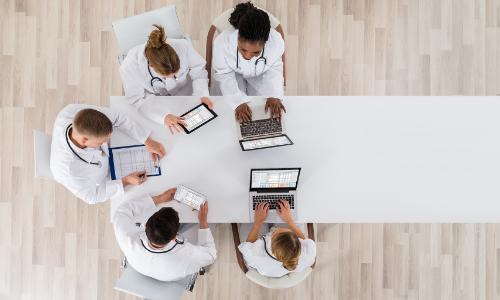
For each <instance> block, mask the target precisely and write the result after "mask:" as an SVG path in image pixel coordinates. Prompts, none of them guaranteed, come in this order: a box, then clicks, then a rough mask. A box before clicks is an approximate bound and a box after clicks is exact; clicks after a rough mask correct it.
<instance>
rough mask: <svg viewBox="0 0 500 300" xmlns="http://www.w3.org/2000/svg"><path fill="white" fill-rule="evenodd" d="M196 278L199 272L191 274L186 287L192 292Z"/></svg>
mask: <svg viewBox="0 0 500 300" xmlns="http://www.w3.org/2000/svg"><path fill="white" fill-rule="evenodd" d="M196 278H198V273H194V274H193V275H191V279H190V280H189V283H188V285H187V287H186V291H189V292H192V291H193V289H194V284H195V283H196Z"/></svg>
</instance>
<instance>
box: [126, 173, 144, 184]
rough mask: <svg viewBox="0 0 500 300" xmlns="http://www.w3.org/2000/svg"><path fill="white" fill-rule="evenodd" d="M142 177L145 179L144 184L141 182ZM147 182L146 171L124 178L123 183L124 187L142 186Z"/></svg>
mask: <svg viewBox="0 0 500 300" xmlns="http://www.w3.org/2000/svg"><path fill="white" fill-rule="evenodd" d="M142 175H144V178H143V179H142V182H141V176H142ZM146 180H148V175H146V171H141V172H134V173H131V174H129V175H127V176H125V177H123V178H122V183H123V186H127V185H129V184H132V185H141V184H143V183H144V182H146Z"/></svg>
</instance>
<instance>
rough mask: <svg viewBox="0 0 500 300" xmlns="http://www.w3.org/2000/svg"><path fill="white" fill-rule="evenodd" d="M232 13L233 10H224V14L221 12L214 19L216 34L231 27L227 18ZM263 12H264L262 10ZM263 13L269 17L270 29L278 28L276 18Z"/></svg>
mask: <svg viewBox="0 0 500 300" xmlns="http://www.w3.org/2000/svg"><path fill="white" fill-rule="evenodd" d="M259 9H262V8H259ZM262 10H263V9H262ZM233 11H234V8H230V9H228V10H226V11H225V12H223V13H222V14H221V15H220V16H218V17H217V19H215V20H214V21H213V23H212V25H214V27H215V28H216V29H217V32H218V33H221V32H223V31H224V30H226V29H228V28H229V27H231V24H229V21H228V20H229V17H230V16H231V13H232V12H233ZM263 11H265V10H263ZM265 12H266V13H267V14H268V15H269V21H271V28H276V27H278V25H279V24H280V22H279V21H278V19H276V17H274V16H273V15H272V14H270V13H269V12H267V11H265Z"/></svg>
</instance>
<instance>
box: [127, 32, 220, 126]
mask: <svg viewBox="0 0 500 300" xmlns="http://www.w3.org/2000/svg"><path fill="white" fill-rule="evenodd" d="M154 26H155V27H156V28H157V29H155V30H153V31H152V32H151V34H150V35H149V39H148V41H147V43H145V44H142V45H139V46H137V47H135V48H132V49H130V51H129V52H128V54H127V57H126V58H125V60H124V61H123V64H122V65H121V67H120V75H121V77H122V82H123V88H124V89H125V100H126V101H128V102H129V103H130V104H131V105H132V106H133V107H134V109H135V110H136V111H138V112H139V113H140V114H142V115H144V116H146V117H147V118H149V119H152V120H153V121H156V122H158V123H160V124H165V125H167V126H168V127H169V129H170V132H171V133H172V134H173V131H172V128H173V129H175V130H176V131H177V132H180V131H181V127H180V126H179V124H178V123H182V124H183V125H185V123H184V122H182V120H183V119H184V118H180V117H177V116H174V115H172V114H171V113H170V110H169V109H168V108H167V107H166V106H165V102H164V101H155V98H156V96H174V95H175V96H191V95H193V96H198V97H200V98H201V102H203V103H205V104H207V106H208V107H209V108H210V109H211V108H213V103H212V101H210V99H209V98H208V96H209V91H208V72H207V71H206V70H205V64H206V61H205V60H204V59H203V57H201V56H200V55H199V54H198V53H197V52H196V51H195V50H194V49H193V47H192V45H191V44H190V43H189V42H188V41H187V40H184V39H167V37H166V36H165V30H164V29H163V27H161V26H159V25H154Z"/></svg>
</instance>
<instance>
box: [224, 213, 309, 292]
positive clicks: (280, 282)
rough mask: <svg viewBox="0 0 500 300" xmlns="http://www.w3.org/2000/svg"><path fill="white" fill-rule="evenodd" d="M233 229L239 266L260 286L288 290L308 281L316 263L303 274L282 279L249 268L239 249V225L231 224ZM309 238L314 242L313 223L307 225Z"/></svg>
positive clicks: (294, 273)
mask: <svg viewBox="0 0 500 300" xmlns="http://www.w3.org/2000/svg"><path fill="white" fill-rule="evenodd" d="M231 229H232V231H233V241H234V248H235V251H236V260H237V261H238V265H239V266H240V269H241V271H243V273H245V276H246V277H247V278H248V279H250V280H252V281H253V282H255V283H257V284H258V285H261V286H263V287H266V288H268V289H286V288H289V287H292V286H294V285H297V284H299V283H300V282H302V281H303V280H304V279H306V277H307V276H309V274H311V272H312V270H313V269H314V266H315V265H316V261H314V264H313V265H312V266H310V267H307V268H305V269H304V270H303V271H302V272H291V273H288V274H286V275H284V276H281V277H267V276H264V275H261V274H260V273H259V272H258V271H257V270H256V269H253V268H249V267H247V265H246V264H245V261H244V259H243V254H241V252H240V249H238V246H239V245H240V234H239V226H238V224H236V223H231ZM307 236H308V237H309V238H310V239H311V240H313V241H314V226H313V224H312V223H307Z"/></svg>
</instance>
